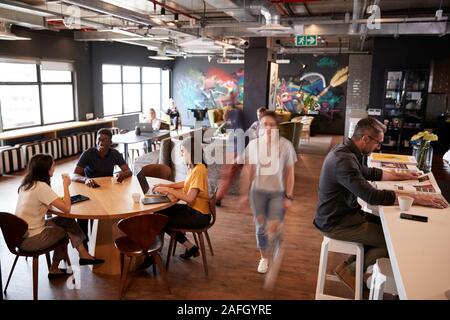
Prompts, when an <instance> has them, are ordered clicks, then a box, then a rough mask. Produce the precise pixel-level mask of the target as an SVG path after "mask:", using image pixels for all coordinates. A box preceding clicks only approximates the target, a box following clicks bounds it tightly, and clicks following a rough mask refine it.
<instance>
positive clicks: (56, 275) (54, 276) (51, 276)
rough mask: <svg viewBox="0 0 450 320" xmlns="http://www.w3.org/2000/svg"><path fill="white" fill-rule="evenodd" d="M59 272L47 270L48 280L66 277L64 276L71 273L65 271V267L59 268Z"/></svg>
mask: <svg viewBox="0 0 450 320" xmlns="http://www.w3.org/2000/svg"><path fill="white" fill-rule="evenodd" d="M59 270H60V271H61V272H58V273H52V272H49V273H48V280H54V279H57V278H61V277H66V276H70V275H71V273H67V269H59Z"/></svg>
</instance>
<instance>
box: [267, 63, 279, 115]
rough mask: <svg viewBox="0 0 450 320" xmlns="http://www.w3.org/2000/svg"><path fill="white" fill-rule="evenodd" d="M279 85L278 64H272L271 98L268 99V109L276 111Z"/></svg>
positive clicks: (270, 78)
mask: <svg viewBox="0 0 450 320" xmlns="http://www.w3.org/2000/svg"><path fill="white" fill-rule="evenodd" d="M277 85H278V64H277V63H275V62H270V66H269V90H268V93H269V96H268V99H267V108H268V109H269V110H275V107H276V102H277Z"/></svg>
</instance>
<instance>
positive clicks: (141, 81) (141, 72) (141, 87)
mask: <svg viewBox="0 0 450 320" xmlns="http://www.w3.org/2000/svg"><path fill="white" fill-rule="evenodd" d="M105 65H109V66H119V67H120V82H117V81H115V82H105V81H104V79H103V66H105ZM124 67H137V68H139V82H124V74H123V70H124ZM144 68H154V69H159V75H160V77H159V82H144ZM101 70H102V74H101V84H102V108H103V116H105V117H106V116H107V117H114V116H126V115H132V114H139V113H142V112H143V110H144V107H145V106H144V85H147V84H157V85H159V93H160V94H159V105H160V109H159V110H161V111H162V108H163V105H162V102H163V101H162V100H163V82H162V72H163V70H169V88H168V89H169V96H171V81H170V80H171V77H172V70H171V69H164V68H161V67H152V66H136V65H121V64H112V63H104V64H102V68H101ZM107 84H120V87H121V93H122V111H121V113H111V114H109V113H106V112H105V98H104V97H103V92H104V85H107ZM127 84H138V85H139V90H140V93H141V96H140V104H141V105H140V110H138V111H130V112H125V95H124V85H127Z"/></svg>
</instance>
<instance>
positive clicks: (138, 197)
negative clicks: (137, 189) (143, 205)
mask: <svg viewBox="0 0 450 320" xmlns="http://www.w3.org/2000/svg"><path fill="white" fill-rule="evenodd" d="M131 197H132V198H133V201H134V203H139V201H140V200H141V194H140V193H133V194H132V195H131Z"/></svg>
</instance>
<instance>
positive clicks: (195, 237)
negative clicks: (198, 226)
mask: <svg viewBox="0 0 450 320" xmlns="http://www.w3.org/2000/svg"><path fill="white" fill-rule="evenodd" d="M192 235H193V237H194V241H195V245H196V246H197V247H199V245H198V239H197V234H196V233H195V232H192Z"/></svg>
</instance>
